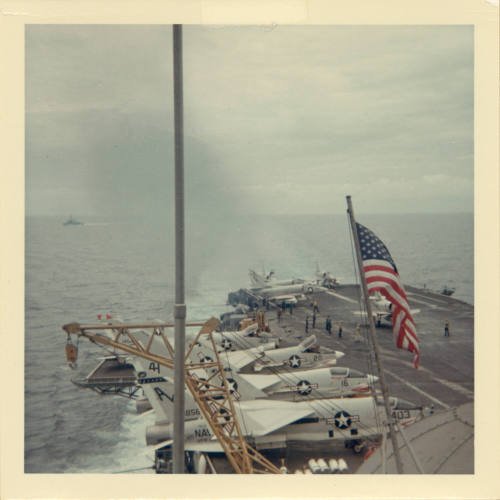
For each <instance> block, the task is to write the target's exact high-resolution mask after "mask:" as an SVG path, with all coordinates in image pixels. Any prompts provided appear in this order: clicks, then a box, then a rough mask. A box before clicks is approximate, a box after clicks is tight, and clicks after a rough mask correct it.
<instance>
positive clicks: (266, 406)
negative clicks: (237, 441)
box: [235, 399, 315, 437]
mask: <svg viewBox="0 0 500 500" xmlns="http://www.w3.org/2000/svg"><path fill="white" fill-rule="evenodd" d="M235 409H236V411H237V413H238V414H239V415H238V417H239V422H240V426H241V428H242V430H243V432H244V433H245V434H246V435H247V436H253V437H260V436H265V435H267V434H270V433H271V432H274V431H276V430H278V429H281V428H282V427H285V426H286V425H290V424H292V423H293V422H295V421H296V420H299V419H301V418H305V417H309V416H311V415H314V414H315V411H314V409H313V408H311V406H310V405H301V404H297V403H293V402H288V401H272V400H268V399H261V400H253V401H242V402H240V403H237V404H235Z"/></svg>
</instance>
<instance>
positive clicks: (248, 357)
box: [219, 348, 264, 372]
mask: <svg viewBox="0 0 500 500" xmlns="http://www.w3.org/2000/svg"><path fill="white" fill-rule="evenodd" d="M219 356H220V357H221V358H222V359H224V357H225V356H227V361H228V362H229V364H230V365H231V368H232V369H233V370H234V371H237V372H238V371H240V370H241V369H243V368H245V366H248V365H249V364H251V363H255V361H257V360H258V359H259V358H261V357H262V356H264V350H263V349H262V350H261V351H259V349H258V348H253V349H249V350H243V351H231V352H227V353H220V354H219Z"/></svg>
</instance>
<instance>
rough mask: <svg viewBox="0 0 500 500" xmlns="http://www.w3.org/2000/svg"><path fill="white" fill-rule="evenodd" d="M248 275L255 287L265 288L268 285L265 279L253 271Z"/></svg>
mask: <svg viewBox="0 0 500 500" xmlns="http://www.w3.org/2000/svg"><path fill="white" fill-rule="evenodd" d="M248 274H249V275H250V282H251V284H252V285H253V286H257V287H263V286H265V285H266V281H265V279H264V277H263V276H261V275H260V274H259V273H257V272H255V271H254V270H253V269H250V270H249V271H248Z"/></svg>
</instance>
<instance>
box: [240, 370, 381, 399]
mask: <svg viewBox="0 0 500 500" xmlns="http://www.w3.org/2000/svg"><path fill="white" fill-rule="evenodd" d="M232 378H234V379H235V380H236V382H237V381H238V379H244V380H246V381H247V382H249V383H250V384H252V385H253V386H255V387H256V388H258V389H260V390H261V391H263V392H264V393H265V394H267V395H268V396H270V397H273V398H276V397H289V396H290V395H291V394H293V395H299V396H308V397H322V396H324V395H326V394H328V395H333V394H335V395H336V396H341V395H345V394H348V393H349V394H350V393H353V392H362V391H368V390H369V387H370V385H372V384H373V383H375V382H376V381H377V380H378V377H375V376H373V375H369V374H365V373H362V372H360V371H358V370H354V369H352V368H346V367H340V366H335V367H332V368H316V369H313V370H300V371H294V372H288V373H283V372H282V373H279V374H268V375H253V374H242V373H239V374H235V373H233V374H232Z"/></svg>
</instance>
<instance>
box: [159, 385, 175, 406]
mask: <svg viewBox="0 0 500 500" xmlns="http://www.w3.org/2000/svg"><path fill="white" fill-rule="evenodd" d="M155 392H156V395H157V396H158V399H159V400H160V401H163V397H166V398H167V399H169V400H170V401H172V403H173V402H174V396H169V395H168V394H167V393H166V392H165V391H163V390H162V389H160V388H159V387H155Z"/></svg>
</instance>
